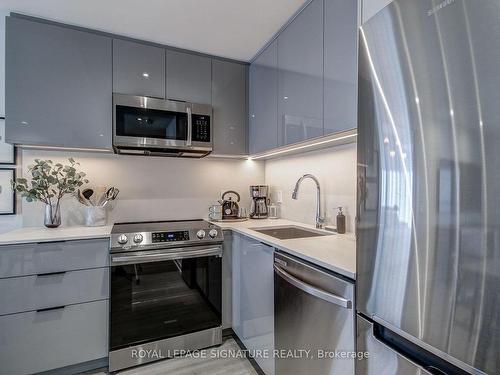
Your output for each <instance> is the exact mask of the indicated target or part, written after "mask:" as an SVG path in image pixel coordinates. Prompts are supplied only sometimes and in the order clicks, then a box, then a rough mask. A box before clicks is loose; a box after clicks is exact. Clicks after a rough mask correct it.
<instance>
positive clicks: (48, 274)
mask: <svg viewBox="0 0 500 375" xmlns="http://www.w3.org/2000/svg"><path fill="white" fill-rule="evenodd" d="M65 273H66V271H59V272H47V273H39V274H37V275H36V277H44V276H55V275H64V274H65Z"/></svg>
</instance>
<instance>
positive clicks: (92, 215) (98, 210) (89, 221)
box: [85, 206, 108, 227]
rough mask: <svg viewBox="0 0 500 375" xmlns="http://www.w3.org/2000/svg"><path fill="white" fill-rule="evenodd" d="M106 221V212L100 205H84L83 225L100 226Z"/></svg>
mask: <svg viewBox="0 0 500 375" xmlns="http://www.w3.org/2000/svg"><path fill="white" fill-rule="evenodd" d="M107 221H108V212H107V211H106V208H104V207H101V206H89V207H85V225H86V226H87V227H102V226H104V225H106V223H107Z"/></svg>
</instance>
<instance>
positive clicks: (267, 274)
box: [233, 234, 274, 375]
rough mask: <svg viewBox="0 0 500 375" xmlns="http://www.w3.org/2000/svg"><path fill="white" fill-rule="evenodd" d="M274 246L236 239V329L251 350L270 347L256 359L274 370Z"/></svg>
mask: <svg viewBox="0 0 500 375" xmlns="http://www.w3.org/2000/svg"><path fill="white" fill-rule="evenodd" d="M273 252H274V250H273V248H272V247H270V246H267V245H264V244H262V243H260V242H258V241H255V240H253V239H250V238H248V237H245V236H242V235H238V234H235V235H234V241H233V330H234V332H235V333H236V334H237V335H238V337H239V338H240V340H241V341H242V342H243V344H244V345H245V346H246V348H247V349H248V350H262V351H264V350H265V351H268V354H269V358H259V357H256V358H255V360H256V361H257V363H258V364H259V366H260V367H261V368H262V370H263V371H264V373H265V374H266V375H272V374H274V359H273V357H272V351H273V350H274V286H273V285H274V282H273V277H274V274H273V272H274V271H273Z"/></svg>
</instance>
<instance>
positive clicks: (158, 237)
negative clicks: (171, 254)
mask: <svg viewBox="0 0 500 375" xmlns="http://www.w3.org/2000/svg"><path fill="white" fill-rule="evenodd" d="M151 241H152V242H153V243H159V242H175V241H189V231H187V230H182V231H176V232H153V233H151Z"/></svg>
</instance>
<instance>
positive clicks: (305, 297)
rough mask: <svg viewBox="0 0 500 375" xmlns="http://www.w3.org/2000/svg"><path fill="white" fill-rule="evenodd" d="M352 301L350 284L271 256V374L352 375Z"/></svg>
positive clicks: (301, 263)
mask: <svg viewBox="0 0 500 375" xmlns="http://www.w3.org/2000/svg"><path fill="white" fill-rule="evenodd" d="M353 301H354V283H353V282H352V281H349V280H348V279H347V278H342V277H341V276H337V275H335V274H334V273H331V272H328V271H326V270H323V269H320V268H318V267H315V266H312V265H310V264H309V263H307V262H305V261H302V260H298V259H297V258H295V257H292V256H289V255H285V254H283V253H277V252H276V253H275V254H274V340H275V350H276V354H277V355H276V357H275V365H276V375H285V374H286V375H294V374H297V375H302V374H314V375H326V374H328V375H337V374H339V375H352V374H354V361H355V360H354V359H353V358H352V353H354V352H355V328H354V324H355V323H354V316H355V313H354V312H355V309H354V302H353ZM349 355H350V358H342V356H349Z"/></svg>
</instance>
